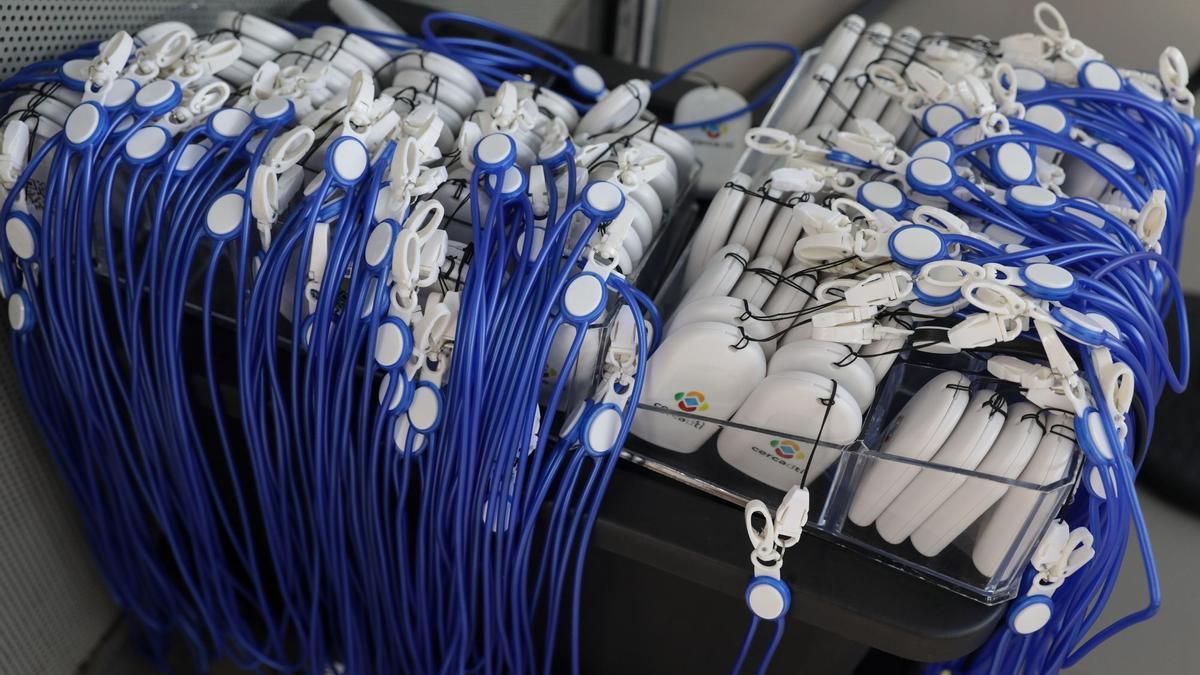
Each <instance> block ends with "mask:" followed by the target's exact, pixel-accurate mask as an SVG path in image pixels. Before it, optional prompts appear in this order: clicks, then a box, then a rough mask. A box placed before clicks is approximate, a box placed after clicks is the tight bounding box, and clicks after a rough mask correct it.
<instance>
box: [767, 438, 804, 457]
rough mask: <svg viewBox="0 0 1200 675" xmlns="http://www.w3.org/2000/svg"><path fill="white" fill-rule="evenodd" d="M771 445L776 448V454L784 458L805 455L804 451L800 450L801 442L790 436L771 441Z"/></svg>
mask: <svg viewBox="0 0 1200 675" xmlns="http://www.w3.org/2000/svg"><path fill="white" fill-rule="evenodd" d="M771 447H772V448H774V449H775V454H776V455H778V456H779V457H782V458H784V459H795V458H796V457H797V456H800V457H803V456H804V452H803V451H801V450H800V444H799V443H797V442H796V441H793V440H791V439H788V438H777V439H775V440H773V441H771Z"/></svg>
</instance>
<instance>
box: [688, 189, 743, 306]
mask: <svg viewBox="0 0 1200 675" xmlns="http://www.w3.org/2000/svg"><path fill="white" fill-rule="evenodd" d="M749 185H750V177H749V176H747V175H746V174H735V175H734V176H733V178H731V179H730V180H729V183H728V184H726V185H725V186H724V187H722V188H721V189H720V190H717V194H716V196H715V197H713V200H712V202H711V203H710V204H709V205H708V211H705V212H704V219H703V220H701V221H700V225H699V227H697V228H696V235H695V236H694V237H693V238H692V246H691V249H690V251H689V253H688V261H687V266H686V267H685V268H684V271H683V283H685V284H687V285H689V286H690V285H691V284H692V283H694V282H695V281H696V279H697V277H699V276H700V272H701V271H703V269H704V265H705V263H707V262H708V261H709V260H710V259H711V258H712V256H713V254H714V253H716V252H717V249H719V248H721V247H722V246H724V245H725V242H726V241H728V240H729V233H730V232H731V231H733V224H734V222H735V221H736V220H737V217H738V213H740V212H741V210H742V204H744V203H745V201H746V192H745V191H746V189H747V187H748V186H749Z"/></svg>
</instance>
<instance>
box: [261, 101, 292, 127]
mask: <svg viewBox="0 0 1200 675" xmlns="http://www.w3.org/2000/svg"><path fill="white" fill-rule="evenodd" d="M251 113H252V114H253V115H254V119H256V120H258V121H259V122H268V123H269V122H289V121H291V119H292V118H293V117H294V116H295V115H296V106H295V104H294V103H292V102H291V101H289V100H288V99H286V98H284V97H282V96H272V97H271V98H268V99H266V100H264V101H259V102H258V103H257V104H255V106H254V109H253V110H252V111H251Z"/></svg>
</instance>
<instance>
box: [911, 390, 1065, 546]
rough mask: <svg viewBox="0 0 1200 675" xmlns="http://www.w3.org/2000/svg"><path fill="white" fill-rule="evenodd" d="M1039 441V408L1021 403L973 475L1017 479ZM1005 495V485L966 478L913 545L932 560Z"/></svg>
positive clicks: (1012, 410) (915, 535) (918, 532)
mask: <svg viewBox="0 0 1200 675" xmlns="http://www.w3.org/2000/svg"><path fill="white" fill-rule="evenodd" d="M1041 440H1042V427H1041V424H1040V421H1039V420H1038V408H1037V406H1035V405H1033V404H1032V403H1026V402H1024V401H1022V402H1020V403H1017V404H1015V405H1013V406H1012V407H1011V408H1009V409H1008V419H1006V420H1005V421H1004V427H1003V428H1002V429H1001V430H1000V436H999V438H997V439H996V442H995V443H994V444H992V448H991V450H988V454H987V457H985V458H984V460H983V461H982V462H981V463H980V464H979V466H978V467H977V468H976V469H975V470H976V471H978V472H980V473H984V474H989V475H992V476H998V477H1000V478H1007V479H1012V478H1016V477H1017V476H1018V475H1019V474H1020V473H1021V471H1022V470H1024V468H1025V465H1026V464H1028V463H1029V458H1030V457H1031V456H1032V455H1033V452H1034V451H1035V450H1037V447H1038V444H1039V443H1041ZM1007 491H1008V486H1007V485H1005V484H1004V483H999V482H996V481H990V480H986V479H984V478H968V479H967V480H966V482H964V483H963V485H962V486H961V487H959V488H958V490H956V491H955V492H954V494H952V495H950V498H949V499H947V500H946V501H945V502H944V503H943V504H942V505H941V506H940V507H938V509H937V510H936V511H934V512H933V515H931V516H930V517H929V518H928V519H927V520H926V521H925V522H924V523H922V524H921V526H920V527H918V528H917V529H916V531H915V532H913V533H912V544H913V546H914V547H916V549H917V550H918V551H920V552H921V555H926V556H935V555H937V554H939V553H941V552H942V550H943V549H945V548H946V546H948V545H949V544H950V542H952V541H954V540H955V539H956V538H957V537H958V535H960V534H962V532H963V530H966V529H967V528H968V527H969V526H970V525H971V523H974V522H975V520H976V519H978V518H979V516H982V515H983V513H984V512H985V511H987V510H988V509H989V508H991V506H992V504H995V503H996V501H997V500H999V499H1000V498H1001V497H1003V496H1004V493H1005V492H1007Z"/></svg>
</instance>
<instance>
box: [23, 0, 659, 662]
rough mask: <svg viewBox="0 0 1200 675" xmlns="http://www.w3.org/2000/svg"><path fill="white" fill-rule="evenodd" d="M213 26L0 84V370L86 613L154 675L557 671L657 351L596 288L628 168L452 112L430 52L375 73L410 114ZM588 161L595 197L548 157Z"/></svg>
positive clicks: (565, 165) (123, 39)
mask: <svg viewBox="0 0 1200 675" xmlns="http://www.w3.org/2000/svg"><path fill="white" fill-rule="evenodd" d="M222 23H223V24H224V29H223V31H222V32H219V33H215V34H213V35H208V36H197V35H196V34H195V33H194V32H193V31H191V30H190V29H189V28H187V27H186V26H182V25H180V24H165V25H159V26H152V27H150V28H148V29H146V30H144V31H142V32H141V33H139V38H138V40H136V41H135V40H134V39H133V38H131V37H130V36H129V35H127V34H125V33H119V34H117V35H116V36H114V37H113V38H112V39H110V40H108V41H106V42H104V43H102V44H100V45H94V46H92V47H90V48H85V49H82V50H80V51H79V52H77V53H75V54H72V55H69V56H68V58H66V59H63V60H61V61H56V62H47V63H41V64H36V65H34V66H31V67H29V68H27V69H26V70H25V71H23V72H22V73H21V74H19V75H18V76H17V77H15V78H13V79H10V80H8V81H7V82H5V83H3V84H2V85H0V94H2V95H3V96H5V98H6V100H7V101H8V102H9V106H8V109H9V113H8V115H7V116H6V118H5V125H4V136H3V146H2V147H0V159H2V162H0V164H2V166H0V169H2V172H0V173H2V175H0V185H2V187H3V190H2V193H0V194H2V195H3V198H4V201H3V214H2V219H3V221H4V222H5V224H6V234H7V238H8V246H6V247H5V248H4V251H3V255H2V264H0V280H2V281H3V288H4V290H5V294H6V295H7V296H8V310H9V318H10V322H11V325H12V327H13V329H14V333H13V351H14V356H15V361H16V364H17V367H18V370H19V372H20V379H21V382H22V385H23V387H24V389H25V393H26V396H27V397H28V401H29V403H30V406H31V408H32V409H33V411H34V413H35V418H36V420H37V423H38V424H39V426H40V427H41V430H42V432H43V434H44V435H45V438H46V440H47V443H48V445H49V447H50V449H51V451H52V452H53V455H54V457H55V459H56V461H57V462H58V464H59V467H60V468H61V470H62V473H63V475H64V476H65V477H66V479H67V483H68V485H69V486H70V489H71V491H72V493H73V495H74V497H75V499H76V500H77V502H78V504H79V507H80V511H81V513H82V514H83V517H84V519H85V523H86V531H87V533H88V538H89V542H90V544H91V546H92V549H93V550H94V552H95V555H96V559H97V562H98V563H99V566H100V568H101V571H102V572H103V575H104V577H105V579H106V580H107V582H108V584H109V586H110V588H111V590H112V593H113V595H114V596H115V598H116V599H117V601H118V602H119V604H120V605H121V607H122V608H123V609H124V610H125V611H126V612H127V613H128V615H129V617H130V618H131V619H132V621H133V623H134V625H135V626H136V628H137V631H138V633H139V635H140V637H141V638H142V640H143V642H144V644H145V645H146V646H147V647H148V649H149V650H150V651H151V653H152V654H153V655H154V656H155V657H156V658H157V659H158V661H159V665H160V666H162V667H164V668H165V667H166V661H165V654H166V650H167V643H168V638H169V637H170V636H172V635H175V634H181V635H183V636H184V637H185V638H186V639H187V642H188V643H189V645H190V647H191V653H192V655H193V657H194V660H195V662H196V664H197V666H198V667H199V668H200V669H202V670H206V669H207V668H208V667H209V665H210V664H211V663H213V662H214V661H215V660H217V659H230V660H232V661H233V662H234V663H236V664H237V665H239V666H241V667H244V668H247V669H270V670H273V671H281V672H293V671H303V672H353V673H368V672H377V673H393V672H414V673H415V672H465V671H468V670H483V671H487V672H492V671H500V670H503V671H511V672H533V671H541V672H549V671H550V670H551V668H552V667H553V666H554V664H556V663H558V664H560V663H562V662H563V661H562V658H563V657H561V656H559V657H557V660H556V656H555V654H556V649H555V648H556V647H557V646H559V645H560V644H561V640H562V639H565V638H568V637H569V638H572V646H573V647H574V650H573V651H574V654H575V657H576V659H577V657H578V653H577V652H578V642H577V636H578V615H579V585H578V580H579V578H580V575H581V573H582V568H583V560H584V557H583V552H584V548H585V546H586V543H587V541H588V539H589V535H590V531H591V528H592V526H593V524H594V522H595V518H596V514H597V509H598V505H599V501H600V497H601V496H602V495H603V493H604V488H605V485H606V484H607V482H608V480H609V478H610V477H611V475H612V471H613V468H614V466H615V463H616V461H617V458H618V454H619V453H618V452H617V450H618V449H619V448H620V446H621V443H622V441H623V438H624V436H625V434H626V432H627V429H628V427H629V424H630V421H631V418H632V414H633V410H634V404H633V403H632V402H635V401H636V400H637V396H638V391H639V389H640V386H641V373H642V369H643V366H644V363H645V361H646V358H647V352H648V350H649V348H650V341H649V339H648V337H647V336H648V332H649V328H648V327H647V323H648V322H651V323H652V322H653V321H655V320H656V318H655V315H654V310H653V307H652V306H651V305H650V303H649V301H648V300H647V298H646V297H645V296H644V295H643V294H642V293H641V292H640V291H638V290H637V289H635V288H634V287H633V286H632V285H631V284H630V283H629V282H627V281H626V280H625V276H624V274H623V272H629V271H631V269H632V262H631V261H630V259H629V257H628V254H627V253H626V252H625V251H626V249H625V240H626V238H627V237H628V238H631V239H632V238H634V237H637V236H640V235H639V234H638V233H637V232H635V230H634V226H633V220H634V211H633V210H632V209H630V208H626V207H627V206H628V205H629V204H633V203H634V201H633V198H630V199H629V200H627V199H626V196H625V193H626V191H629V190H633V189H635V188H638V187H645V189H646V190H649V189H650V188H649V187H648V184H647V185H645V186H643V184H642V183H640V182H637V180H636V178H637V172H636V171H635V170H634V168H630V166H631V165H633V164H636V162H635V160H634V158H633V154H632V153H634V152H635V151H633V150H630V149H629V148H628V147H627V146H629V145H630V143H629V142H626V143H625V144H624V145H622V146H621V147H617V144H616V143H613V142H607V143H602V144H598V145H597V144H582V143H581V144H580V145H577V144H576V143H575V141H573V140H572V138H571V136H570V133H569V127H573V126H574V125H575V124H577V123H578V121H579V116H578V115H574V116H573V117H572V116H570V115H567V116H566V119H564V118H561V117H554V116H552V115H551V114H550V113H548V112H546V109H545V108H538V107H537V106H534V107H532V108H531V107H529V106H528V105H522V102H531V101H532V98H533V97H539V98H540V100H552V93H547V92H544V91H535V90H534V89H533V88H532V87H530V88H524V89H523V88H520V87H519V86H518V85H516V84H509V83H500V84H499V88H498V90H497V92H496V94H495V98H494V99H493V100H492V102H491V104H490V105H489V104H479V101H480V99H481V98H482V94H483V90H482V88H481V87H480V86H479V84H478V82H477V81H475V79H474V75H473V74H472V73H471V71H469V70H467V69H466V68H463V67H462V66H460V65H458V64H456V63H455V62H454V61H452V60H451V59H449V58H446V57H444V56H440V55H436V54H433V53H429V52H422V51H419V50H418V51H412V50H406V51H402V52H400V53H399V54H396V55H395V56H394V57H393V56H391V55H387V54H385V55H384V60H387V61H389V62H390V64H391V66H392V67H395V68H396V69H397V70H396V77H397V78H399V79H413V80H417V79H421V78H423V77H424V78H425V79H430V78H433V81H434V83H435V88H434V90H433V93H426V92H424V91H415V90H414V91H409V92H407V94H406V93H405V92H403V91H401V90H395V89H394V90H392V91H390V92H382V93H380V94H378V95H377V94H376V91H375V76H374V75H375V74H376V73H377V72H378V71H373V70H372V69H370V68H366V67H363V66H362V64H361V61H362V60H363V59H366V60H368V61H372V62H373V63H374V65H375V66H376V67H377V68H379V67H382V66H383V65H384V64H382V63H381V62H380V61H381V59H380V58H375V57H378V55H377V54H374V52H373V51H372V49H374V50H376V51H380V53H382V50H379V48H377V47H373V45H371V44H370V43H368V42H367V41H365V40H361V39H359V42H360V43H361V44H357V43H355V42H354V40H353V38H355V36H354V35H353V34H350V33H346V32H345V31H341V30H340V29H336V28H332V27H326V28H318V29H317V31H316V33H315V34H320V35H318V36H317V37H312V38H305V39H301V40H299V41H297V40H296V39H295V37H294V36H292V35H291V34H290V33H288V32H287V31H286V30H285V29H283V28H281V27H279V26H277V25H274V24H271V23H269V22H267V21H265V20H263V19H258V18H256V17H249V16H245V15H226V16H224V17H223V18H222ZM250 24H254V26H253V29H252V28H251V25H250ZM243 30H245V31H246V33H243V32H242V31H243ZM330 31H333V32H334V33H335V35H333V36H332V39H335V40H336V41H337V44H338V46H337V47H336V48H334V49H330V48H329V44H330V43H329V42H328V41H327V40H328V39H330V37H331V36H330V35H328V33H329V32H330ZM254 35H256V36H257V38H256V37H253V36H254ZM264 41H265V42H264ZM306 41H307V42H306ZM268 43H270V44H268ZM352 44H353V45H354V46H355V48H354V49H350V48H349V46H350V45H352ZM322 45H325V46H322ZM368 48H371V49H368ZM355 54H357V55H358V56H355ZM373 56H374V57H373ZM359 57H362V58H359ZM244 59H250V60H251V65H250V66H249V67H250V72H249V73H247V72H244V71H245V69H246V67H247V66H245V65H244V64H245V63H246V61H245V60H244ZM397 64H400V65H397ZM438 78H444V79H446V81H451V80H454V81H458V82H460V83H463V88H465V89H467V90H469V91H472V92H473V93H472V94H471V95H469V96H468V98H467V99H466V100H465V101H462V102H456V104H457V103H462V104H463V105H466V106H469V107H468V109H467V111H466V112H467V113H469V112H470V111H471V110H473V109H474V108H475V106H476V105H483V107H485V108H486V110H485V111H483V110H481V111H478V112H476V113H475V114H474V115H473V116H472V118H473V121H469V122H465V123H464V122H463V121H462V120H461V119H459V120H453V119H452V117H453V115H454V114H457V113H456V111H455V110H454V109H453V107H452V106H450V105H449V104H448V103H447V96H445V95H439V94H438V92H437V87H436V82H437V80H438ZM231 82H232V84H231ZM472 84H473V86H472ZM235 86H240V87H241V88H240V89H239V90H237V91H235V90H234V87H235ZM449 86H451V85H446V86H444V87H443V88H442V91H441V94H446V91H447V90H448V89H449ZM453 86H457V85H453ZM567 110H568V111H570V108H567ZM626 112H627V111H626ZM639 112H640V111H639ZM636 117H637V115H634V118H635V119H634V120H632V122H636V123H637V124H638V125H639V126H643V127H645V126H648V125H646V124H645V123H643V122H639V121H637V120H636ZM447 119H451V121H454V122H456V124H457V125H458V127H459V128H456V129H455V130H454V132H453V133H451V132H449V131H448V130H447V129H446V125H447V123H446V120H447ZM630 121H631V120H625V119H622V123H624V122H630ZM601 126H606V128H605V130H606V131H607V130H610V129H617V128H618V127H619V126H620V124H616V123H613V124H607V123H605V124H604V125H601ZM461 127H467V129H466V130H465V131H462V132H461V133H460V128H461ZM506 132H507V133H506ZM640 147H642V148H643V152H645V153H649V152H651V151H653V152H654V153H655V155H654V156H655V157H657V158H659V166H658V167H657V170H658V172H662V171H665V170H666V168H667V166H666V160H664V159H662V158H663V157H666V156H667V155H666V154H665V153H664V152H663V151H662V150H660V149H658V148H657V146H655V145H654V144H653V143H652V142H650V141H645V142H643V143H642V144H641V146H640ZM585 148H586V149H587V152H586V153H585V152H584V151H583V150H584V149H585ZM443 150H444V151H445V152H443ZM618 152H624V153H627V154H626V155H622V157H624V158H625V161H624V165H623V166H625V167H626V168H627V169H629V170H628V172H627V173H628V174H629V175H628V176H627V178H628V180H627V181H626V183H627V184H623V185H621V186H618V184H617V183H613V182H607V181H601V180H595V179H594V178H595V176H594V175H593V176H591V180H589V171H588V169H587V165H586V163H581V162H577V157H576V156H577V154H578V155H580V156H585V157H586V159H587V161H588V162H592V161H600V160H602V159H603V158H605V157H614V158H615V157H616V155H617V153H618ZM645 156H646V155H645V154H644V155H643V158H644V157H645ZM614 162H615V159H614ZM639 166H640V165H639ZM451 172H457V175H459V176H460V177H461V178H460V179H459V180H458V183H457V186H454V185H451V188H452V189H450V190H443V191H441V192H439V189H440V188H443V187H444V186H446V185H447V181H448V176H449V175H450V173H451ZM650 178H652V176H647V177H646V180H647V181H649V180H650ZM657 185H658V183H656V186H657ZM664 185H665V183H664ZM547 186H549V187H547ZM451 193H453V194H454V196H453V198H450V197H446V196H445V195H446V194H451ZM672 198H673V194H672ZM443 200H445V201H446V203H443ZM447 204H449V205H450V206H451V207H452V208H453V209H454V211H452V212H450V213H448V212H447ZM458 210H462V213H464V214H469V216H468V217H465V218H460V219H459V220H457V221H456V227H455V228H454V229H453V234H454V238H453V239H452V238H451V237H450V235H449V234H448V228H447V225H449V224H450V223H451V221H452V219H454V218H455V217H456V216H457V215H458V214H457V213H455V212H457V211H458ZM641 215H642V217H643V218H645V217H646V216H645V214H644V213H642V214H641ZM661 219H662V212H661V207H660V211H659V213H658V214H657V216H656V220H655V222H654V227H657V226H658V224H659V221H661ZM646 226H647V228H649V227H650V223H649V222H647V223H646ZM647 232H649V229H647ZM637 243H638V244H639V246H640V244H641V242H637ZM632 245H633V244H632V243H631V244H630V246H632ZM638 250H639V251H640V250H641V249H640V248H639V249H638ZM622 256H625V257H624V264H625V267H624V268H621V269H618V266H619V265H620V264H621V261H622ZM589 329H592V330H589ZM601 334H602V338H603V340H602V344H599V343H598V344H597V345H596V346H595V353H593V354H590V355H588V356H585V357H583V358H582V359H581V356H580V355H581V345H582V344H583V343H584V342H585V340H587V339H591V340H596V341H600V340H601ZM556 340H558V343H564V342H565V345H566V348H565V349H563V350H561V353H555V354H553V355H552V353H551V351H552V346H553V345H555V344H558V343H556V342H555V341H556ZM589 358H590V361H589V360H588V359H589ZM580 371H583V374H580ZM547 373H548V374H547ZM576 379H581V380H582V381H584V382H585V384H586V390H585V391H584V392H583V395H573V394H570V393H568V391H567V390H568V388H569V385H571V384H572V383H573V382H575V381H576ZM560 410H562V411H564V412H569V415H565V416H564V415H560V414H559V411H560ZM559 653H560V654H561V653H562V652H561V651H560V652H559Z"/></svg>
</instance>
